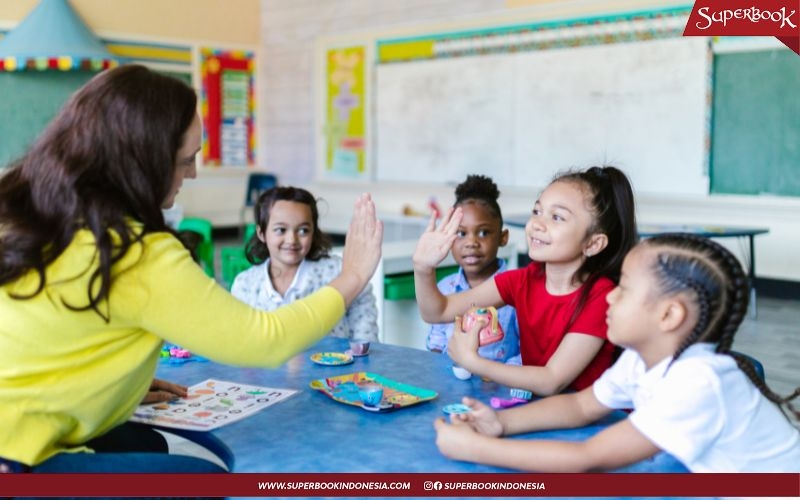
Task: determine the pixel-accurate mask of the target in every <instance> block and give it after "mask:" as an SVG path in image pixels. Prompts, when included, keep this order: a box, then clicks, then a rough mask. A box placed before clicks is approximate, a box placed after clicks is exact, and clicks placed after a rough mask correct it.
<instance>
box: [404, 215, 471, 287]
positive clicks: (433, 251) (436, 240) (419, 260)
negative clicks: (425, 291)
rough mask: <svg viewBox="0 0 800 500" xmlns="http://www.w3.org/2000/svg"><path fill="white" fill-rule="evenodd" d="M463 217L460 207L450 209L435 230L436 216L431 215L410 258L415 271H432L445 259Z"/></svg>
mask: <svg viewBox="0 0 800 500" xmlns="http://www.w3.org/2000/svg"><path fill="white" fill-rule="evenodd" d="M463 216H464V214H463V213H462V211H461V207H458V208H455V209H454V208H452V207H451V208H450V209H449V210H448V211H447V214H446V215H445V217H444V219H443V220H442V222H441V224H439V227H438V228H437V227H436V214H433V215H431V220H430V221H429V222H428V226H427V227H426V228H425V232H424V233H422V236H420V238H419V241H418V242H417V248H416V249H415V250H414V255H413V257H412V258H411V261H412V263H413V264H414V270H415V271H433V270H434V269H435V268H436V266H437V265H439V263H440V262H441V261H443V260H444V258H445V257H447V254H448V253H449V252H450V248H451V247H452V246H453V242H454V241H456V231H457V230H458V225H459V224H461V219H462V218H463Z"/></svg>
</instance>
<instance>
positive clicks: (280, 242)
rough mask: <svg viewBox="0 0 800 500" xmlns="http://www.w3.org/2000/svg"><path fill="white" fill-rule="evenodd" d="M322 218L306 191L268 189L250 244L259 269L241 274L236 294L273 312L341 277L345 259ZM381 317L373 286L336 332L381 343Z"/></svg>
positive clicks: (257, 212)
mask: <svg viewBox="0 0 800 500" xmlns="http://www.w3.org/2000/svg"><path fill="white" fill-rule="evenodd" d="M318 220H319V212H318V210H317V200H316V199H315V198H314V196H313V195H312V194H311V193H310V192H308V191H306V190H305V189H302V188H297V187H291V186H277V187H274V188H272V189H268V190H267V191H265V192H264V193H262V194H261V196H259V197H258V200H257V201H256V204H255V222H256V232H255V234H254V235H253V237H252V238H251V239H250V241H249V242H247V245H246V247H245V254H246V256H247V260H248V261H250V263H251V264H253V267H251V268H250V269H248V270H246V271H243V272H241V273H239V274H238V275H237V276H236V279H234V281H233V285H232V286H231V294H233V296H234V297H236V298H238V299H239V300H241V301H242V302H245V303H247V304H249V305H250V306H252V307H256V308H258V309H264V310H266V311H273V310H275V309H277V308H278V307H280V306H282V305H284V304H288V303H290V302H294V301H295V300H297V299H300V298H303V297H305V296H307V295H310V294H311V293H313V292H315V291H316V290H318V289H319V288H321V287H322V286H323V285H326V284H327V283H328V282H330V281H331V280H332V279H333V278H335V277H336V276H337V275H338V274H339V272H340V271H341V268H342V259H341V257H339V256H336V255H330V254H329V253H328V252H329V251H330V249H331V243H330V239H329V238H328V236H327V235H326V234H325V233H323V232H322V230H320V228H319V223H318ZM377 320H378V310H377V308H376V305H375V295H374V294H373V293H372V287H371V285H369V284H368V285H367V286H366V288H365V289H364V291H362V292H361V294H359V296H358V297H357V298H356V300H354V301H353V303H352V304H351V305H350V307H349V308H348V309H347V313H346V314H345V316H344V318H342V320H341V321H339V323H337V324H336V326H335V327H334V328H333V330H331V332H330V335H332V336H334V337H344V338H348V339H351V340H363V341H370V342H376V341H377V340H378V324H377Z"/></svg>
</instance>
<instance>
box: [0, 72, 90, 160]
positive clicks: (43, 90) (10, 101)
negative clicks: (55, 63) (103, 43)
mask: <svg viewBox="0 0 800 500" xmlns="http://www.w3.org/2000/svg"><path fill="white" fill-rule="evenodd" d="M94 75H95V73H93V72H88V71H20V72H8V73H5V72H0V165H2V166H5V165H6V164H7V163H9V162H10V161H11V160H14V159H16V158H18V157H20V156H22V154H23V153H25V150H26V149H27V148H28V146H30V145H31V143H32V142H33V141H34V140H35V139H36V137H37V136H38V135H39V134H40V133H41V132H42V130H43V129H44V127H45V125H47V123H48V122H49V121H50V120H51V119H52V118H53V116H55V114H56V112H57V111H58V110H59V109H61V106H63V105H64V103H65V102H66V101H67V99H68V98H69V96H70V95H71V94H72V93H73V92H75V91H76V90H77V89H78V88H79V87H80V86H81V85H83V84H84V83H86V82H87V81H89V79H90V78H91V77H92V76H94Z"/></svg>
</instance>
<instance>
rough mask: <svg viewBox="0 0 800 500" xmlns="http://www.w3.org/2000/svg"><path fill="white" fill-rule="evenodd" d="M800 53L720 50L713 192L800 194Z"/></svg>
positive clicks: (713, 160) (716, 82)
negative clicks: (727, 51)
mask: <svg viewBox="0 0 800 500" xmlns="http://www.w3.org/2000/svg"><path fill="white" fill-rule="evenodd" d="M798 90H800V58H798V57H797V54H795V53H793V52H792V51H791V50H789V49H787V48H780V49H777V50H764V51H752V52H741V53H725V54H717V56H716V57H715V61H714V118H713V135H712V137H713V142H712V144H713V145H712V156H711V158H712V160H711V179H712V181H711V192H712V193H731V194H773V195H782V196H800V92H799V91H798Z"/></svg>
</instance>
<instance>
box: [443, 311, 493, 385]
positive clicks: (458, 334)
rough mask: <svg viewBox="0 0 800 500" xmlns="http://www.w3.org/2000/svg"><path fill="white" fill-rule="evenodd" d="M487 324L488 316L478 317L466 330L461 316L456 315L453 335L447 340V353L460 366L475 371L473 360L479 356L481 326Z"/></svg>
mask: <svg viewBox="0 0 800 500" xmlns="http://www.w3.org/2000/svg"><path fill="white" fill-rule="evenodd" d="M486 325H487V321H486V318H482V317H481V318H478V319H476V320H475V323H474V324H473V325H472V328H470V329H469V331H466V332H465V331H464V330H463V329H462V328H461V316H456V320H455V323H454V325H453V335H451V336H450V340H448V341H447V354H448V355H450V359H452V360H453V361H455V362H456V363H457V364H458V365H459V366H462V367H464V368H466V369H467V370H470V371H473V365H472V361H474V360H475V359H477V358H478V357H479V355H478V337H479V335H480V333H479V332H480V331H481V328H483V327H485V326H486Z"/></svg>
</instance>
